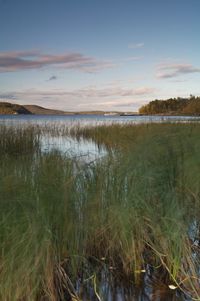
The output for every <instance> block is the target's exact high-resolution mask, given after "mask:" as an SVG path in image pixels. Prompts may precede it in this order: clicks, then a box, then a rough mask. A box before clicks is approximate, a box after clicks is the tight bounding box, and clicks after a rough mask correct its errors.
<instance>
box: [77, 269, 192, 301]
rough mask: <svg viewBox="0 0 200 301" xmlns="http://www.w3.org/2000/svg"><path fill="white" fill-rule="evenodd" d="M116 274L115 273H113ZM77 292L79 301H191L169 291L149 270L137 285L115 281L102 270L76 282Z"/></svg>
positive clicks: (181, 294) (180, 293)
mask: <svg viewBox="0 0 200 301" xmlns="http://www.w3.org/2000/svg"><path fill="white" fill-rule="evenodd" d="M115 273H116V271H115ZM77 292H78V294H79V296H80V298H81V301H88V300H90V301H191V300H192V299H191V298H189V297H188V296H185V295H184V294H183V292H181V291H180V290H178V289H176V290H170V289H169V287H168V285H167V284H165V283H163V279H159V276H158V275H155V274H152V273H151V272H150V270H149V271H148V268H147V271H146V273H143V274H141V278H140V283H139V285H134V283H133V282H132V283H131V282H130V281H129V282H128V281H127V282H125V281H124V280H123V281H121V282H120V281H119V280H116V277H115V274H114V273H111V272H108V270H104V271H103V272H101V276H100V277H98V280H97V278H96V274H95V275H92V276H91V277H89V278H88V279H86V280H81V279H79V281H78V282H77Z"/></svg>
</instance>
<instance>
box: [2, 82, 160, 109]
mask: <svg viewBox="0 0 200 301" xmlns="http://www.w3.org/2000/svg"><path fill="white" fill-rule="evenodd" d="M154 92H155V89H154V88H151V87H136V88H133V89H129V88H122V87H105V88H102V89H100V88H96V87H88V88H82V89H75V90H60V89H52V90H36V89H29V90H22V91H10V92H9V93H0V100H1V99H4V100H5V99H6V100H7V101H11V102H18V103H21V104H31V103H33V104H38V105H42V106H47V107H54V108H56V107H57V108H59V109H64V110H68V109H70V110H78V109H79V108H81V107H85V108H86V107H87V110H91V109H95V108H98V107H100V106H101V105H102V107H103V104H105V108H104V109H106V106H110V108H111V107H112V108H114V107H115V105H116V106H119V104H120V103H121V104H123V103H124V106H128V104H131V103H133V102H134V101H133V100H134V99H135V98H136V99H137V98H139V99H140V98H143V97H145V98H146V97H152V95H153V94H154ZM116 99H119V101H117V102H116Z"/></svg>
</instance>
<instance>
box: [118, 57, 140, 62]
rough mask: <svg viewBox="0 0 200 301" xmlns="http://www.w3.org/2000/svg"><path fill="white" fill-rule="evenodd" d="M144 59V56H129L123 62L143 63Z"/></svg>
mask: <svg viewBox="0 0 200 301" xmlns="http://www.w3.org/2000/svg"><path fill="white" fill-rule="evenodd" d="M142 59H143V57H142V56H129V57H126V58H124V59H123V60H122V61H123V62H131V61H141V60H142Z"/></svg>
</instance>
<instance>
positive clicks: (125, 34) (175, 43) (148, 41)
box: [0, 0, 200, 112]
mask: <svg viewBox="0 0 200 301" xmlns="http://www.w3.org/2000/svg"><path fill="white" fill-rule="evenodd" d="M199 12H200V0H167V1H164V0H101V1H100V0H32V1H31V0H0V101H8V102H12V103H19V104H22V105H23V104H36V105H40V106H44V107H47V108H54V109H60V110H65V111H88V110H104V111H127V112H130V111H133V112H135V111H137V110H138V108H139V107H141V106H142V105H144V104H146V103H148V102H149V101H151V100H154V99H167V98H169V97H177V96H180V97H188V96H189V95H190V94H192V95H195V96H198V95H200V18H199Z"/></svg>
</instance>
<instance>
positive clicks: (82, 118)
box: [0, 115, 200, 125]
mask: <svg viewBox="0 0 200 301" xmlns="http://www.w3.org/2000/svg"><path fill="white" fill-rule="evenodd" d="M5 121H7V122H9V123H14V124H17V123H27V122H28V123H31V124H32V123H37V124H41V123H42V124H44V123H49V122H51V123H65V124H77V123H78V124H82V125H92V124H102V123H107V124H110V123H111V124H112V123H137V124H138V123H148V122H187V121H200V117H194V116H104V115H0V122H1V123H2V122H5Z"/></svg>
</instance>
